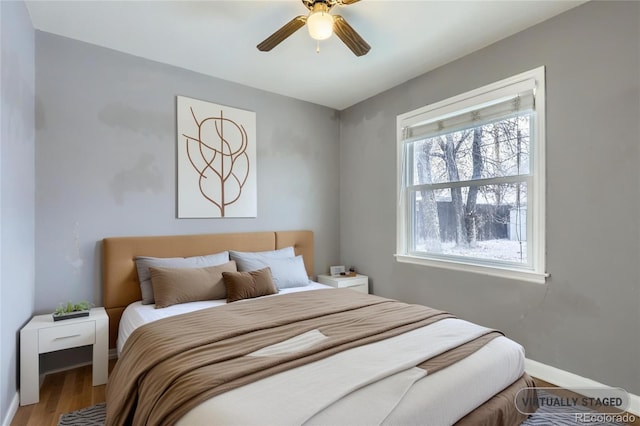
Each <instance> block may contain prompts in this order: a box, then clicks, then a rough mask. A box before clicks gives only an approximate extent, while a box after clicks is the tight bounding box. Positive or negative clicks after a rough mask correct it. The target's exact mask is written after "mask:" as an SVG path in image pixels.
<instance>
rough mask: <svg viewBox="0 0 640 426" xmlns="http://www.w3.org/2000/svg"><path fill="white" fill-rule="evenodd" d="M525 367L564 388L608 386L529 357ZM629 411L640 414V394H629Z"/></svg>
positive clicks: (535, 374) (537, 375)
mask: <svg viewBox="0 0 640 426" xmlns="http://www.w3.org/2000/svg"><path fill="white" fill-rule="evenodd" d="M524 367H525V370H527V373H528V374H529V375H530V376H533V377H537V378H538V379H541V380H544V381H545V382H549V383H551V384H553V385H556V386H559V387H562V388H571V389H584V388H597V387H603V386H607V385H605V384H603V383H600V382H596V381H595V380H591V379H588V378H586V377H582V376H578V375H577V374H573V373H570V372H568V371H565V370H560V369H559V368H556V367H552V366H550V365H546V364H543V363H541V362H538V361H534V360H532V359H528V358H527V359H525V360H524ZM587 396H589V395H587ZM627 411H628V412H629V413H631V414H633V415H636V416H640V396H638V395H634V394H632V393H630V394H629V408H628V409H627Z"/></svg>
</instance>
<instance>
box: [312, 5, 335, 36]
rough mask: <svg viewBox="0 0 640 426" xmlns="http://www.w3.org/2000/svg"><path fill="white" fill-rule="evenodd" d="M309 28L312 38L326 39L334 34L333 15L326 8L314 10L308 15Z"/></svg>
mask: <svg viewBox="0 0 640 426" xmlns="http://www.w3.org/2000/svg"><path fill="white" fill-rule="evenodd" d="M307 29H308V30H309V35H310V36H311V38H312V39H314V40H326V39H328V38H329V37H331V34H333V16H331V15H330V14H329V12H326V11H324V10H319V11H315V10H314V11H313V12H311V13H310V14H309V16H308V17H307Z"/></svg>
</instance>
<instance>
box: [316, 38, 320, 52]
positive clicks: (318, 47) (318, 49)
mask: <svg viewBox="0 0 640 426" xmlns="http://www.w3.org/2000/svg"><path fill="white" fill-rule="evenodd" d="M317 43H318V44H317V45H316V53H320V40H318V41H317Z"/></svg>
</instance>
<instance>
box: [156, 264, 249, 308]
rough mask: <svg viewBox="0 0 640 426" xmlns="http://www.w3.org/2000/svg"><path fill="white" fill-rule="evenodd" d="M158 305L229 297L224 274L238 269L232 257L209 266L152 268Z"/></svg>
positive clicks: (161, 306)
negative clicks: (221, 262)
mask: <svg viewBox="0 0 640 426" xmlns="http://www.w3.org/2000/svg"><path fill="white" fill-rule="evenodd" d="M149 271H150V273H151V285H152V286H153V294H154V297H155V303H156V308H166V307H167V306H171V305H176V304H178V303H187V302H197V301H199V300H215V299H224V298H225V297H227V294H226V289H225V285H224V281H223V279H222V274H223V273H226V272H235V271H237V268H236V262H235V261H233V260H232V261H230V262H227V263H224V264H222V265H218V266H208V267H206V268H155V267H151V268H149Z"/></svg>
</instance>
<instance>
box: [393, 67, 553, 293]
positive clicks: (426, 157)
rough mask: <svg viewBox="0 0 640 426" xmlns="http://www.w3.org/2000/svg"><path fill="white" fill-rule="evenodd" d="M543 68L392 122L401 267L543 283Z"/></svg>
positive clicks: (410, 113) (398, 248) (398, 251)
mask: <svg viewBox="0 0 640 426" xmlns="http://www.w3.org/2000/svg"><path fill="white" fill-rule="evenodd" d="M544 95H545V90H544V67H540V68H538V69H535V70H532V71H529V72H526V73H523V74H519V75H517V76H514V77H512V78H509V79H506V80H503V81H500V82H497V83H494V84H491V85H488V86H485V87H482V88H480V89H477V90H474V91H471V92H468V93H464V94H462V95H459V96H455V97H453V98H451V99H447V100H444V101H442V102H438V103H436V104H433V105H429V106H426V107H424V108H420V109H418V110H416V111H412V112H409V113H406V114H403V115H401V116H399V117H398V231H397V233H398V247H397V255H396V258H397V259H398V261H401V262H410V263H418V264H423V265H427V266H436V267H445V268H451V269H458V270H466V271H472V272H478V273H483V274H489V275H496V276H503V277H509V278H515V279H520V280H526V281H533V282H539V283H544V281H545V277H546V274H545V258H544V254H545V252H544V250H545V239H544V232H545V231H544V201H545V200H544V188H545V180H544V177H545V164H544V155H545V154H544V136H545V134H544V105H545V99H544Z"/></svg>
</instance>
